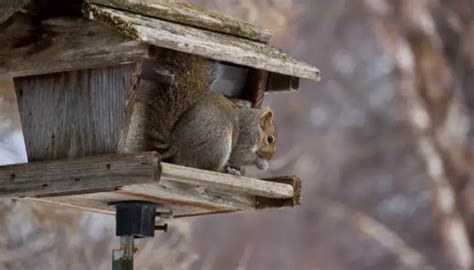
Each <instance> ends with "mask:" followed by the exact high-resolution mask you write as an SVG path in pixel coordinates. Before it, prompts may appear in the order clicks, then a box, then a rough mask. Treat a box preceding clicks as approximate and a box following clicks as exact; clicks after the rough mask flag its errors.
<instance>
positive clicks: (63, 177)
mask: <svg viewBox="0 0 474 270" xmlns="http://www.w3.org/2000/svg"><path fill="white" fill-rule="evenodd" d="M159 177H160V162H159V156H158V154H157V153H155V152H148V153H138V154H114V155H104V156H93V157H86V158H77V159H73V160H54V161H43V162H33V163H25V164H18V165H9V166H2V167H0V196H1V197H13V196H45V195H57V196H59V195H64V194H74V193H88V192H97V191H98V190H115V189H117V188H119V187H121V186H124V185H129V184H134V183H150V182H155V183H157V182H158V180H159Z"/></svg>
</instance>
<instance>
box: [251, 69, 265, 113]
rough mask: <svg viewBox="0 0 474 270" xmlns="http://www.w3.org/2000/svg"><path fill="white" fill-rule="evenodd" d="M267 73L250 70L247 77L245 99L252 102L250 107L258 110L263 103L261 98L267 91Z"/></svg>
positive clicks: (259, 70)
mask: <svg viewBox="0 0 474 270" xmlns="http://www.w3.org/2000/svg"><path fill="white" fill-rule="evenodd" d="M267 82H268V71H265V70H261V69H250V70H249V72H248V75H247V82H246V84H245V85H246V87H245V89H246V91H248V92H247V96H245V99H248V100H251V101H252V107H254V108H260V107H261V106H262V103H263V96H264V95H265V90H266V89H267Z"/></svg>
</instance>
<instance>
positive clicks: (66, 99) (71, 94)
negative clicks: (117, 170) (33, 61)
mask: <svg viewBox="0 0 474 270" xmlns="http://www.w3.org/2000/svg"><path fill="white" fill-rule="evenodd" d="M133 67H134V65H121V66H114V67H107V68H98V69H91V70H80V71H70V72H63V73H56V74H50V75H38V76H31V77H21V78H15V79H14V83H15V90H16V94H17V99H18V105H19V109H20V116H21V121H22V127H23V134H24V137H25V144H26V149H27V153H28V160H29V161H39V160H51V159H65V158H75V157H83V156H90V155H98V154H108V153H115V152H116V146H117V141H118V133H119V131H120V129H121V128H122V125H123V123H124V118H125V110H126V100H127V98H128V94H129V91H130V88H131V85H132V70H133Z"/></svg>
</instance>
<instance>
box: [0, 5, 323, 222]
mask: <svg viewBox="0 0 474 270" xmlns="http://www.w3.org/2000/svg"><path fill="white" fill-rule="evenodd" d="M28 2H29V1H25V0H23V1H7V3H6V4H0V76H9V77H13V80H14V85H15V90H16V94H17V99H18V105H19V109H20V114H21V121H22V127H23V133H24V139H25V143H26V149H27V153H28V163H25V164H17V165H8V166H1V167H0V197H14V198H19V199H21V200H26V201H32V202H41V203H47V204H51V205H54V206H67V207H73V208H79V209H84V210H88V211H95V212H100V213H105V214H112V215H113V214H115V208H114V206H113V205H112V203H114V202H118V201H148V202H157V203H160V205H162V206H163V208H165V209H167V210H170V215H168V216H167V217H174V218H178V217H189V216H196V215H207V214H215V213H227V212H236V211H243V210H245V211H247V210H255V209H263V208H272V207H273V208H279V207H295V206H298V205H299V203H300V193H301V182H300V180H299V178H298V177H296V176H290V177H277V178H270V179H254V178H249V177H236V176H232V175H229V174H223V173H217V172H212V171H205V170H200V169H195V168H188V167H184V166H178V165H174V164H169V163H165V162H161V161H160V156H159V154H158V153H157V152H155V151H150V149H148V148H147V147H146V146H143V145H139V144H135V143H134V138H136V137H140V136H143V133H144V132H145V131H144V130H145V129H146V127H144V122H143V119H146V117H147V116H148V114H147V113H148V111H147V110H146V108H143V106H140V104H137V102H136V101H135V99H134V98H133V97H134V95H138V94H140V91H141V86H140V85H142V84H146V83H148V82H150V81H151V82H153V80H161V81H166V80H169V83H173V82H172V79H173V70H163V69H159V68H158V69H156V68H152V69H149V70H152V72H151V74H150V73H145V71H144V70H145V69H141V68H139V67H143V66H146V65H151V66H155V67H156V66H158V67H159V65H160V53H161V52H163V51H165V52H168V53H170V52H176V53H186V54H189V55H198V56H200V57H205V58H210V59H213V60H216V61H219V62H220V63H221V64H222V65H223V66H225V67H227V69H224V72H227V73H228V74H224V77H226V76H228V77H232V76H234V77H235V76H237V78H240V79H237V81H239V80H240V82H239V83H237V84H236V85H234V86H233V87H234V88H236V89H235V91H233V92H232V93H230V94H229V93H226V92H223V94H224V95H227V96H229V97H230V98H234V99H238V100H240V101H242V102H243V103H244V104H245V103H247V104H250V106H254V107H259V106H260V105H261V103H262V100H263V95H264V93H265V92H272V91H286V90H296V89H297V88H298V84H299V78H305V79H311V80H319V78H320V77H319V71H318V70H317V69H316V68H314V67H312V66H310V65H308V64H306V63H303V62H300V61H297V60H295V59H293V58H290V57H288V56H287V55H285V54H284V53H282V52H281V51H280V50H278V49H275V48H273V47H272V46H270V45H268V41H269V40H270V37H271V36H270V33H269V32H268V31H266V30H263V29H261V28H258V27H255V26H253V25H250V24H248V23H246V22H243V21H240V20H236V19H232V18H229V17H226V16H223V15H221V14H219V13H216V12H211V11H207V10H203V9H199V8H197V7H193V6H191V5H189V4H183V3H173V2H169V1H157V0H156V1H148V2H147V3H145V1H139V0H87V1H85V2H83V1H79V0H75V1H72V2H69V1H54V0H50V1H47V0H44V1H32V2H30V3H28ZM150 2H151V3H150ZM2 5H3V7H2ZM157 70H159V71H157ZM137 81H140V83H139V86H138V87H135V88H134V87H133V86H134V84H136V82H137ZM216 83H223V84H225V83H226V82H225V81H221V82H216ZM239 85H240V86H239Z"/></svg>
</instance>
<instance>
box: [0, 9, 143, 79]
mask: <svg viewBox="0 0 474 270" xmlns="http://www.w3.org/2000/svg"><path fill="white" fill-rule="evenodd" d="M19 17H20V16H18V18H17V17H15V19H16V20H14V21H13V24H12V25H10V26H9V27H8V28H7V29H6V30H4V31H3V32H1V33H0V76H2V75H3V76H6V75H8V76H11V77H19V76H30V75H38V74H48V73H54V72H64V71H72V70H79V69H88V68H97V67H106V66H112V65H117V64H124V63H131V62H135V61H137V60H140V59H145V58H148V46H147V45H146V44H143V43H140V42H139V41H136V40H131V39H129V38H127V37H124V36H123V35H121V34H119V33H116V32H115V31H111V30H110V28H108V27H105V26H103V25H101V24H99V23H97V22H93V21H90V20H87V19H83V18H79V19H68V18H51V19H48V20H45V21H43V22H42V23H41V24H40V25H37V24H34V23H33V22H31V21H30V22H28V19H27V18H25V16H23V17H22V18H19Z"/></svg>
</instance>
